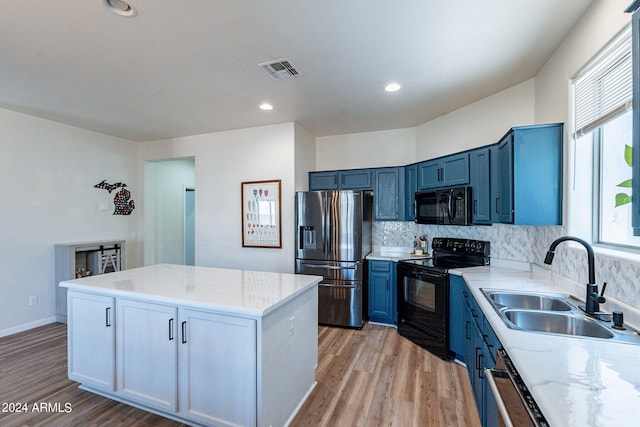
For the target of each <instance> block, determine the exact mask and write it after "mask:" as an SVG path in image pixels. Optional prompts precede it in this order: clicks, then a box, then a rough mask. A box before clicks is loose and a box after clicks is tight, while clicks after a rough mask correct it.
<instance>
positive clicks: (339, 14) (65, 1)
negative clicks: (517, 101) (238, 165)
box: [0, 0, 593, 141]
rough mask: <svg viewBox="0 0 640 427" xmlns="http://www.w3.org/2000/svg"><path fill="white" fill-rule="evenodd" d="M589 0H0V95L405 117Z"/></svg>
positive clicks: (441, 101)
mask: <svg viewBox="0 0 640 427" xmlns="http://www.w3.org/2000/svg"><path fill="white" fill-rule="evenodd" d="M592 2H593V0H562V1H558V0H483V1H472V0H457V1H448V0H395V1H392V0H322V1H315V0H263V1H260V0H130V1H129V4H130V5H131V6H133V7H135V8H136V10H137V16H135V17H133V18H125V17H121V16H118V15H115V14H113V13H111V12H110V11H108V10H107V9H106V8H105V7H104V5H103V2H102V0H62V1H51V0H29V1H26V0H3V2H2V14H0V107H1V108H6V109H9V110H14V111H19V112H24V113H27V114H31V115H34V116H39V117H43V118H47V119H51V120H55V121H58V122H62V123H67V124H70V125H74V126H79V127H82V128H86V129H91V130H95V131H98V132H101V133H105V134H109V135H114V136H118V137H121V138H125V139H128V140H132V141H148V140H157V139H165V138H172V137H179V136H187V135H195V134H202V133H208V132H216V131H223V130H230V129H238V128H246V127H252V126H259V125H266V124H273V123H283V122H291V121H295V122H297V123H299V124H300V125H301V126H303V127H304V128H306V129H307V130H308V131H310V132H311V133H312V134H314V135H315V136H326V135H339V134H346V133H355V132H364V131H376V130H383V129H396V128H403V127H413V126H417V125H420V124H422V123H425V122H427V121H429V120H432V119H434V118H436V117H439V116H441V115H443V114H446V113H448V112H451V111H453V110H455V109H457V108H460V107H462V106H465V105H468V104H470V103H472V102H475V101H477V100H479V99H482V98H484V97H486V96H488V95H491V94H493V93H496V92H499V91H501V90H503V89H506V88H508V87H511V86H513V85H515V84H518V83H520V82H523V81H525V80H528V79H530V78H532V77H534V76H535V75H536V74H537V72H538V71H539V70H540V69H541V67H542V66H543V65H544V63H545V62H546V61H547V60H548V58H549V57H550V55H551V54H552V53H553V52H554V50H555V49H556V47H557V46H558V45H559V44H560V43H561V41H562V40H563V39H564V37H565V36H566V35H567V33H568V32H569V31H570V29H571V27H572V26H573V25H574V24H575V23H576V22H577V21H578V19H579V18H580V17H581V16H582V14H583V13H584V12H585V11H586V9H587V8H588V7H589V6H590V4H591V3H592ZM282 58H288V59H289V61H290V62H291V63H292V64H293V65H294V66H295V67H296V69H297V70H298V71H299V72H300V74H301V75H300V76H299V77H295V78H291V79H285V80H279V81H276V80H273V79H272V78H271V77H270V76H269V75H268V74H267V73H266V72H265V71H264V70H263V69H262V68H261V67H259V66H258V64H259V63H263V62H267V61H273V60H278V59H282ZM390 81H396V82H398V83H400V84H401V85H402V89H401V90H400V91H398V92H395V93H386V92H385V91H384V90H383V88H384V86H385V85H386V84H387V83H389V82H390ZM262 102H269V103H271V104H273V106H274V109H273V110H272V111H262V110H260V109H259V108H258V105H259V104H260V103H262Z"/></svg>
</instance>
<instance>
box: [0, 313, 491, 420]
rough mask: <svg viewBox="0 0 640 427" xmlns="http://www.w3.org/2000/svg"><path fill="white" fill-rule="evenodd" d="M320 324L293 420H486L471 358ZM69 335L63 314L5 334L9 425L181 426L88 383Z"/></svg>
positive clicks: (1, 355)
mask: <svg viewBox="0 0 640 427" xmlns="http://www.w3.org/2000/svg"><path fill="white" fill-rule="evenodd" d="M318 332H319V338H318V347H319V361H318V369H317V372H316V377H317V379H318V385H317V386H316V388H315V389H314V390H313V392H312V393H311V395H310V396H309V398H308V399H307V401H306V402H305V404H304V405H303V407H302V408H301V409H300V412H299V413H298V414H297V416H296V417H295V419H294V420H293V422H292V423H291V426H295V427H298V426H367V427H368V426H403V427H404V426H421V427H422V426H429V427H430V426H438V427H440V426H470V427H475V426H479V425H480V422H479V419H478V414H477V412H476V410H475V404H474V401H473V395H472V394H471V386H470V384H469V378H468V376H467V374H466V371H465V369H464V367H462V366H460V365H458V364H456V363H453V362H444V361H442V360H440V359H438V358H437V357H435V356H432V355H431V354H430V353H428V352H426V351H424V350H422V349H421V348H419V347H418V346H416V345H414V344H413V343H411V342H409V341H407V340H405V339H404V338H402V337H400V336H399V335H398V334H397V333H396V331H395V329H392V328H387V327H384V326H378V325H371V324H367V325H366V326H365V327H364V328H363V329H362V330H361V331H356V330H350V329H340V328H328V327H319V328H318ZM66 342H67V339H66V326H65V325H63V324H59V323H55V324H51V325H46V326H42V327H39V328H35V329H32V330H30V331H26V332H22V333H19V334H15V335H12V336H9V337H3V338H0V405H1V406H0V426H3V427H7V426H11V427H13V426H16V427H18V426H47V427H49V426H65V427H66V426H83V427H85V426H89V427H92V426H161V427H162V426H171V427H174V426H182V424H179V423H177V422H175V421H171V420H168V419H166V418H163V417H160V416H157V415H153V414H150V413H148V412H145V411H142V410H139V409H136V408H133V407H131V406H128V405H124V404H121V403H117V402H114V401H112V400H110V399H106V398H104V397H101V396H98V395H95V394H93V393H89V392H86V391H83V390H80V389H79V388H78V386H77V383H74V382H72V381H70V380H69V379H67V367H66V365H67V354H66V351H67V347H66ZM20 403H22V404H23V403H26V404H27V408H26V409H27V410H26V411H25V412H16V411H13V412H12V411H11V410H13V409H15V408H14V407H13V408H12V407H10V405H11V404H20ZM41 403H43V404H44V405H45V406H43V407H42V409H43V410H41V411H38V410H36V408H39V407H40V406H39V405H40V404H41ZM34 405H36V407H35V408H34ZM68 409H70V411H68V412H66V410H68Z"/></svg>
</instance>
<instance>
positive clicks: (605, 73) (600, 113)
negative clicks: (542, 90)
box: [574, 28, 633, 137]
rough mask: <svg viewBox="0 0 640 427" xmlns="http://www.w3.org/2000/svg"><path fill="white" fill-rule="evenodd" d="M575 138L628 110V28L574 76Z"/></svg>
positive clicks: (630, 76) (630, 84) (630, 80)
mask: <svg viewBox="0 0 640 427" xmlns="http://www.w3.org/2000/svg"><path fill="white" fill-rule="evenodd" d="M574 84H575V120H576V135H577V136H578V137H580V136H582V135H584V134H586V133H588V132H590V131H592V130H593V129H595V128H596V127H598V126H601V125H602V124H603V123H606V122H607V121H609V120H611V119H612V118H614V117H617V116H618V115H619V114H622V113H624V112H625V111H627V110H629V109H631V107H632V102H631V101H632V100H633V74H632V68H631V29H630V28H628V29H626V30H625V31H623V32H622V33H621V34H620V35H619V36H618V37H616V39H615V40H614V41H613V42H612V43H611V44H610V45H609V46H608V47H607V48H606V49H605V50H604V51H603V52H602V53H601V54H600V55H598V56H597V57H596V58H595V59H594V60H593V61H591V62H590V63H589V64H587V66H586V67H585V68H584V69H583V71H581V72H580V74H579V75H578V77H577V78H576V79H575V82H574Z"/></svg>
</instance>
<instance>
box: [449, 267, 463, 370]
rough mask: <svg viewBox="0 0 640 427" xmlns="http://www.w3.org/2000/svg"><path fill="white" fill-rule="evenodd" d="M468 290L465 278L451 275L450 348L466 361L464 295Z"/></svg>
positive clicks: (457, 356) (459, 358) (457, 357)
mask: <svg viewBox="0 0 640 427" xmlns="http://www.w3.org/2000/svg"><path fill="white" fill-rule="evenodd" d="M466 290H467V285H466V283H465V282H464V279H463V278H462V277H460V276H454V275H450V276H449V349H450V350H451V351H452V352H453V353H455V357H456V359H458V360H460V361H462V362H465V361H466V357H465V348H466V341H467V340H466V324H465V320H464V319H465V311H466V307H465V299H464V296H463V295H462V292H463V291H466Z"/></svg>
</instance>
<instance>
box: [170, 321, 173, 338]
mask: <svg viewBox="0 0 640 427" xmlns="http://www.w3.org/2000/svg"><path fill="white" fill-rule="evenodd" d="M169 341H173V318H171V319H169Z"/></svg>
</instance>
